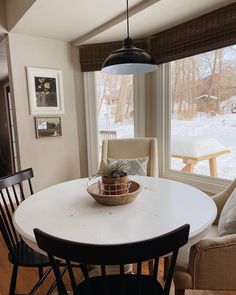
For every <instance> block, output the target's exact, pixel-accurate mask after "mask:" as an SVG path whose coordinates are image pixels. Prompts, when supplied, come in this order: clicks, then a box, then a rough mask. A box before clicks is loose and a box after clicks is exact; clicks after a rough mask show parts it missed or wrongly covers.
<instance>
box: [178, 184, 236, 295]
mask: <svg viewBox="0 0 236 295" xmlns="http://www.w3.org/2000/svg"><path fill="white" fill-rule="evenodd" d="M235 187H236V179H235V180H234V181H233V182H232V183H231V185H230V186H229V187H228V188H226V189H225V190H224V191H223V192H221V193H219V194H217V195H215V196H214V197H213V200H214V201H215V203H216V206H217V209H218V212H217V217H216V219H215V221H214V224H213V226H212V230H211V232H210V233H209V234H208V235H207V237H206V238H204V239H203V240H202V241H200V242H198V243H197V244H196V245H194V246H192V247H191V249H190V251H189V250H186V251H183V252H182V253H180V255H179V257H178V261H177V264H176V271H175V275H174V284H175V295H183V294H184V291H185V289H198V290H218V291H220V290H222V291H234V290H236V279H235V277H236V267H235V266H236V234H232V235H228V236H223V237H218V236H217V233H218V228H217V227H218V221H219V217H220V213H221V211H222V209H223V207H224V204H225V203H226V201H227V200H228V198H229V196H230V195H231V193H232V192H233V190H234V189H235ZM199 214H201V213H200V212H199Z"/></svg>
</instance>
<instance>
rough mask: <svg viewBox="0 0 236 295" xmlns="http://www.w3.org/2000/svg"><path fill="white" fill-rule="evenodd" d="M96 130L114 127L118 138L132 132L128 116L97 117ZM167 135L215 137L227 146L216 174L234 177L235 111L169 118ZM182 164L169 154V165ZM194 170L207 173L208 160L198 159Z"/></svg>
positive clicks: (221, 176)
mask: <svg viewBox="0 0 236 295" xmlns="http://www.w3.org/2000/svg"><path fill="white" fill-rule="evenodd" d="M99 130H116V131H117V137H118V138H127V137H133V136H134V128H133V121H132V119H130V120H126V121H125V122H124V123H123V124H120V123H117V124H115V123H114V119H111V118H110V119H109V120H108V119H107V118H104V117H103V118H100V120H99ZM171 135H173V136H175V135H177V136H201V137H205V138H215V139H216V140H218V141H219V142H220V143H221V144H222V145H224V146H225V147H226V148H228V149H229V150H230V151H231V153H229V154H226V155H223V156H220V157H218V158H217V172H218V177H220V178H225V179H234V178H235V177H236V114H232V113H230V114H224V115H217V116H215V117H206V116H200V117H198V118H195V119H193V120H189V121H187V120H186V121H185V120H172V121H171ZM183 167H184V164H183V161H182V160H181V159H177V158H171V168H172V169H175V170H181V169H182V168H183ZM194 172H195V173H197V174H202V175H210V172H209V162H208V161H207V160H206V161H201V162H199V163H198V164H197V165H196V166H195V169H194Z"/></svg>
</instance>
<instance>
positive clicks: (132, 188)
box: [87, 181, 142, 206]
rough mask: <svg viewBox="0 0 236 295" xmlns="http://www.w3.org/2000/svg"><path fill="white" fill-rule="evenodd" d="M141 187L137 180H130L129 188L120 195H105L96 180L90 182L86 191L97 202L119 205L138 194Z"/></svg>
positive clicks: (133, 198) (128, 201) (130, 200)
mask: <svg viewBox="0 0 236 295" xmlns="http://www.w3.org/2000/svg"><path fill="white" fill-rule="evenodd" d="M141 190H142V187H141V185H140V184H139V183H138V182H135V181H130V182H129V190H128V192H127V193H125V194H121V195H106V194H103V192H102V190H101V185H100V183H99V181H98V182H95V183H93V184H91V185H90V186H89V187H88V188H87V191H88V193H89V194H90V195H91V196H92V197H93V198H94V199H95V200H96V201H97V202H99V203H101V204H104V205H108V206H119V205H124V204H128V203H131V202H133V201H134V200H135V198H136V197H137V196H138V194H139V193H140V192H141Z"/></svg>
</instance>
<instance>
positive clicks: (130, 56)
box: [101, 0, 157, 75]
mask: <svg viewBox="0 0 236 295" xmlns="http://www.w3.org/2000/svg"><path fill="white" fill-rule="evenodd" d="M126 5H127V9H126V13H127V38H126V39H125V40H124V41H123V46H122V48H120V49H118V50H116V51H114V52H112V53H111V54H110V55H109V56H108V57H107V58H106V60H105V61H104V63H103V65H102V70H101V71H102V72H104V73H107V74H114V75H130V74H133V75H138V74H144V73H148V72H152V71H155V70H157V65H156V63H155V60H154V59H153V58H152V57H151V56H150V55H149V54H148V53H147V52H146V51H144V50H143V49H140V48H137V47H135V46H134V45H133V42H132V39H130V37H129V4H128V0H126Z"/></svg>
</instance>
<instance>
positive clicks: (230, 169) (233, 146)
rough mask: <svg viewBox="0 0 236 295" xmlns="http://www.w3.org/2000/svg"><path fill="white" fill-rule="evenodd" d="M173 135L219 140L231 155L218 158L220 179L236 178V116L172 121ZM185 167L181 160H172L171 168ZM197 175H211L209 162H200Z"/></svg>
mask: <svg viewBox="0 0 236 295" xmlns="http://www.w3.org/2000/svg"><path fill="white" fill-rule="evenodd" d="M171 135H173V136H175V135H178V136H203V137H209V138H215V139H217V140H218V141H219V142H220V143H221V144H223V145H224V146H225V147H227V148H228V149H229V150H230V151H231V153H229V154H226V155H223V156H220V157H218V158H217V172H218V177H220V178H226V179H234V178H235V177H236V114H232V113H230V114H225V115H217V116H215V117H206V116H202V117H198V118H195V119H193V120H189V121H184V120H172V121H171ZM183 167H184V165H183V162H182V160H181V159H176V158H172V159H171V168H172V169H175V170H181V169H182V168H183ZM194 172H195V173H198V174H202V175H210V174H209V163H208V161H207V160H206V161H202V162H199V163H198V164H197V165H196V166H195V170H194Z"/></svg>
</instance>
